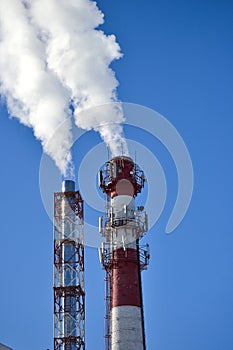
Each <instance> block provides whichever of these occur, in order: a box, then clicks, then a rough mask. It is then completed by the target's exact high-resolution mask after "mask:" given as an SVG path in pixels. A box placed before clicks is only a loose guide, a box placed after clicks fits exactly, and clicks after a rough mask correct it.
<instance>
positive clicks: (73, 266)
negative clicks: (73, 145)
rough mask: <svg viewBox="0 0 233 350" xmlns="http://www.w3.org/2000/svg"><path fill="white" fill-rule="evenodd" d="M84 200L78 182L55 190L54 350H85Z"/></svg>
mask: <svg viewBox="0 0 233 350" xmlns="http://www.w3.org/2000/svg"><path fill="white" fill-rule="evenodd" d="M83 240H84V236H83V200H82V198H81V196H80V194H79V192H78V191H75V183H74V181H71V180H66V181H64V182H63V186H62V192H57V193H54V350H77V349H78V350H84V349H85V341H84V319H85V315H84V296H85V294H84V241H83Z"/></svg>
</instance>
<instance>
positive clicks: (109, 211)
mask: <svg viewBox="0 0 233 350" xmlns="http://www.w3.org/2000/svg"><path fill="white" fill-rule="evenodd" d="M144 182H145V178H144V174H143V171H142V170H141V169H140V168H139V167H138V166H137V165H136V164H135V163H134V162H133V161H132V159H131V158H129V157H125V156H121V157H115V158H113V159H112V160H110V161H109V162H107V163H106V164H105V166H104V168H103V170H102V171H100V173H99V185H100V188H101V189H102V190H103V192H104V193H105V194H106V195H107V208H106V218H105V220H104V221H105V222H104V227H103V230H102V226H103V224H102V223H101V224H100V231H103V235H104V237H105V243H104V244H103V247H102V249H101V250H100V253H101V254H100V256H101V261H102V263H103V266H104V268H105V269H106V273H107V282H108V283H109V288H107V289H108V290H109V294H110V295H109V298H108V296H107V298H106V299H107V301H108V300H109V315H107V320H109V327H107V328H108V336H109V339H108V341H107V342H106V349H107V350H145V336H144V322H143V304H142V287H141V275H140V272H141V270H142V269H145V267H146V265H147V263H148V258H149V255H148V251H147V250H143V254H140V253H141V248H140V247H139V239H140V238H141V237H142V236H143V234H144V233H145V232H146V231H147V215H146V213H145V212H143V209H144V208H143V207H137V208H136V207H135V197H136V196H137V194H138V193H139V192H141V190H142V188H143V186H144ZM141 255H142V257H143V258H142V259H141V258H140V256H141Z"/></svg>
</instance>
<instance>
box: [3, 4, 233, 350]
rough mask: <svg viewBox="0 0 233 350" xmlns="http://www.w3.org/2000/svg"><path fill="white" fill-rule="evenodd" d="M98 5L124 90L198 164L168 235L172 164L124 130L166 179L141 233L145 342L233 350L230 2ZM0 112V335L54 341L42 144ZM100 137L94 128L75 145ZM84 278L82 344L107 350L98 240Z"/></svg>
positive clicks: (29, 347)
mask: <svg viewBox="0 0 233 350" xmlns="http://www.w3.org/2000/svg"><path fill="white" fill-rule="evenodd" d="M97 3H98V5H99V7H100V8H101V9H102V10H103V12H104V13H105V19H106V22H105V24H104V26H103V29H104V30H105V31H106V32H107V33H115V34H116V36H117V39H118V42H119V43H120V45H121V48H122V51H123V53H124V57H123V58H122V59H121V60H120V61H117V62H115V63H114V64H113V65H112V67H113V68H114V70H115V72H116V75H117V78H118V80H119V82H120V85H119V89H118V92H119V98H120V99H121V100H122V101H124V102H132V103H137V104H141V105H144V106H147V107H150V108H152V109H154V110H156V111H158V112H159V113H161V114H162V115H163V116H165V117H166V118H167V119H168V120H169V121H170V122H171V123H172V124H173V125H174V126H175V127H176V129H177V130H178V131H179V133H180V134H181V136H182V137H183V139H184V141H185V143H186V146H187V147H188V149H189V152H190V155H191V158H192V162H193V168H194V175H195V187H194V192H193V199H192V202H191V205H190V208H189V211H188V213H187V215H186V217H185V218H184V220H183V221H182V223H181V224H180V226H179V227H178V228H177V229H176V230H175V231H174V232H173V234H171V235H166V234H165V233H164V231H165V226H166V223H167V220H168V217H169V215H170V213H171V210H172V207H173V206H174V200H175V195H176V192H177V178H176V172H175V168H174V164H173V162H172V159H170V157H169V155H168V154H167V152H166V150H165V149H164V148H163V147H162V146H161V145H160V144H159V142H156V141H155V140H154V139H153V138H151V137H150V136H149V135H146V134H145V133H143V132H142V131H136V132H135V130H133V129H130V128H129V127H128V128H125V134H126V137H128V138H133V139H135V140H137V141H138V142H140V143H141V144H143V145H145V147H147V148H149V149H150V150H151V151H152V152H153V153H154V154H155V155H156V157H157V158H158V159H159V161H160V163H161V165H162V166H163V169H164V172H165V175H166V179H167V185H168V196H167V200H166V204H165V209H164V211H163V213H162V215H161V217H160V219H159V221H158V222H157V224H156V226H155V227H153V228H152V229H151V231H150V232H149V233H148V234H147V236H146V237H145V238H144V242H148V243H149V244H150V249H151V261H150V265H149V269H148V271H146V272H143V277H142V280H143V296H144V312H145V326H146V342H147V348H148V349H149V350H153V349H158V350H176V349H179V350H186V349H187V348H188V349H189V350H209V349H211V350H219V349H224V350H231V349H232V348H233V334H232V324H233V297H232V296H233V282H232V280H233V279H232V266H233V229H232V227H233V225H232V197H233V191H232V187H233V186H232V178H233V167H232V149H233V147H232V146H233V141H232V128H233V121H232V113H233V102H232V91H233V65H232V62H233V46H232V38H233V5H232V3H231V2H230V1H224V0H222V1H200V0H197V1H177V0H175V1H171V0H169V1H151V0H149V1H146V2H144V3H143V2H142V1H130V0H129V1H128V2H127V3H126V2H125V1H121V0H118V1H117V0H112V1H106V0H99V1H97ZM0 111H1V118H0V133H1V136H0V140H1V151H0V163H1V175H0V176H1V204H0V213H1V254H0V276H1V292H0V293H1V294H0V296H1V298H0V310H1V312H0V341H1V342H2V343H6V344H8V345H9V346H11V347H13V348H14V349H16V350H46V349H48V348H49V349H52V336H53V335H52V332H53V316H52V312H53V293H52V283H53V275H52V272H53V269H52V263H53V232H52V231H53V227H52V222H51V221H50V219H49V218H48V216H47V214H46V212H45V210H44V207H43V204H42V201H41V197H40V189H39V164H40V158H41V155H42V149H41V145H40V143H39V142H38V141H36V140H35V138H34V136H33V133H32V131H31V130H30V129H28V128H26V127H24V126H22V125H20V124H19V123H18V121H17V120H15V119H12V120H10V119H9V118H8V115H7V110H6V107H5V106H4V105H1V106H0ZM98 142H100V138H99V136H98V135H95V134H94V133H93V132H90V133H88V134H86V136H85V140H84V139H83V140H81V141H80V145H77V152H79V151H78V148H80V154H81V155H82V154H85V152H87V151H88V150H89V148H90V145H91V146H93V145H95V144H97V143H98ZM81 155H80V156H79V155H75V159H76V161H77V162H78V161H79V157H80V159H81ZM139 161H140V160H139ZM77 166H78V164H77ZM154 182H155V186H156V178H155V179H154ZM57 190H60V189H59V188H58V189H57ZM81 191H82V190H81ZM51 200H52V198H51ZM154 200H155V202H156V198H154ZM86 215H87V216H88V215H89V216H90V212H89V209H88V207H87V208H86ZM85 280H86V281H85V283H86V297H87V299H86V306H87V310H86V348H87V350H93V349H103V316H104V300H103V298H104V273H103V271H102V269H101V266H100V263H99V259H98V253H97V250H96V249H94V248H87V249H86V274H85Z"/></svg>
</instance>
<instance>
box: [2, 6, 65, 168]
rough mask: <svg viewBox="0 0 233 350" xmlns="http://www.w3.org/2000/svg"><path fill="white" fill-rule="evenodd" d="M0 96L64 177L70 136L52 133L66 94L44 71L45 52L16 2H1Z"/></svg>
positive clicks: (60, 113)
mask: <svg viewBox="0 0 233 350" xmlns="http://www.w3.org/2000/svg"><path fill="white" fill-rule="evenodd" d="M0 93H1V95H2V96H4V98H5V100H6V103H7V106H8V110H9V113H10V114H11V115H12V116H15V117H17V118H18V119H19V120H20V122H21V123H23V124H24V125H27V126H29V127H32V128H33V130H34V134H35V136H36V137H37V138H38V139H39V140H40V141H41V143H42V145H43V147H44V150H45V152H46V153H48V154H49V155H50V156H51V157H52V158H53V159H54V161H55V163H56V165H57V166H58V167H59V168H60V170H61V172H62V173H63V174H64V175H67V174H66V172H67V168H70V167H69V165H70V162H71V154H70V144H71V132H70V127H69V123H66V127H64V128H63V133H62V134H61V133H56V137H55V138H53V140H52V142H49V143H48V140H49V139H50V138H51V136H52V134H53V132H54V131H55V129H56V128H57V127H58V125H60V123H61V122H63V121H64V120H65V119H66V118H67V117H68V107H69V94H68V91H67V90H66V89H65V88H64V87H63V86H62V84H61V83H60V82H59V80H58V79H57V77H56V76H55V75H54V74H53V73H51V72H50V71H48V69H47V67H46V57H45V49H44V45H43V43H42V42H41V41H40V40H39V39H38V38H37V33H36V32H35V30H34V29H33V27H32V26H31V25H30V23H29V21H28V18H27V12H26V9H25V7H24V6H23V4H22V3H21V1H19V0H10V1H9V0H1V1H0Z"/></svg>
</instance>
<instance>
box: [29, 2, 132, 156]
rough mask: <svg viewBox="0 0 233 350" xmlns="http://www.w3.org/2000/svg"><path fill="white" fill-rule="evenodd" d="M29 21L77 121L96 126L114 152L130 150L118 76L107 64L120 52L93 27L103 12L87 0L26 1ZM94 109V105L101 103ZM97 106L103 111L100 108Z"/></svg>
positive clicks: (81, 125)
mask: <svg viewBox="0 0 233 350" xmlns="http://www.w3.org/2000/svg"><path fill="white" fill-rule="evenodd" d="M26 3H27V5H28V7H29V11H30V14H31V17H32V22H33V23H34V25H35V26H36V27H37V28H38V30H39V31H40V35H41V37H42V38H43V40H44V42H45V43H46V47H47V60H48V67H49V68H50V69H51V71H53V72H54V73H56V75H57V76H58V77H59V79H60V80H61V81H62V83H63V84H64V85H65V86H66V87H67V88H68V89H69V90H70V92H71V98H72V102H73V106H74V108H75V122H76V124H77V126H79V127H81V128H83V129H87V130H90V129H95V130H96V131H99V132H100V135H101V136H102V138H103V139H104V141H105V142H106V144H107V145H108V146H109V148H110V150H111V152H112V155H113V156H115V155H119V154H121V152H122V149H123V153H125V154H128V151H127V145H126V142H125V139H124V137H123V132H122V126H121V122H122V121H123V120H124V117H123V112H122V108H121V105H120V104H119V103H118V104H114V103H112V102H116V101H117V95H116V88H117V86H118V81H117V80H116V78H115V74H114V72H113V71H112V70H111V69H110V68H109V65H110V64H111V62H112V61H113V60H116V59H119V58H120V57H121V56H122V54H121V52H120V47H119V45H118V43H117V42H116V38H115V36H114V35H109V36H106V35H105V34H104V33H103V31H101V30H97V29H96V28H97V27H98V26H99V25H101V24H102V23H103V22H104V19H103V14H102V13H101V12H100V10H99V9H98V8H97V5H96V3H95V2H93V1H89V0H49V1H48V0H26ZM104 104H105V108H104V107H103V106H102V107H101V108H100V109H98V108H97V109H95V108H93V107H96V106H98V105H104ZM100 111H101V112H100Z"/></svg>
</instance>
